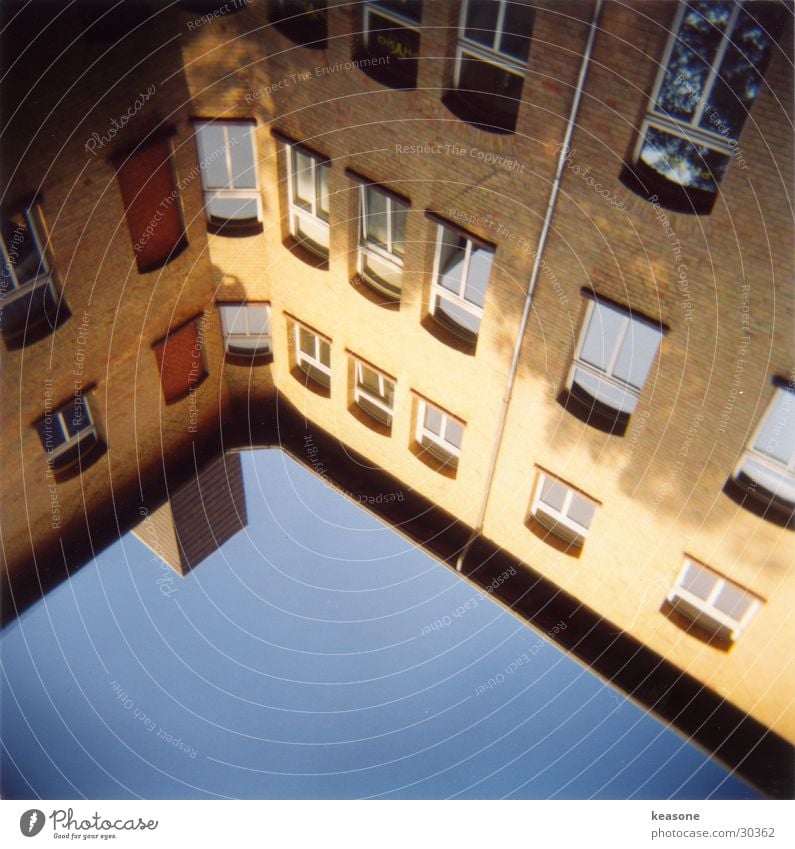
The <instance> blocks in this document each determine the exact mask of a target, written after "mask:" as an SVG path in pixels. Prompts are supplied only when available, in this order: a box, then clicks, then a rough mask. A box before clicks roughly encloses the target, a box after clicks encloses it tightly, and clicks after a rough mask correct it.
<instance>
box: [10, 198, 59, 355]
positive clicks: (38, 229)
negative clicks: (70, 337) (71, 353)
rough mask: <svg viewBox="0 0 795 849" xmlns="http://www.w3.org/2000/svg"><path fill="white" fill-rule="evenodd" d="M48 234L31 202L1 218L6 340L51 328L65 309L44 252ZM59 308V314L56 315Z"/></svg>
mask: <svg viewBox="0 0 795 849" xmlns="http://www.w3.org/2000/svg"><path fill="white" fill-rule="evenodd" d="M47 248H48V236H47V230H46V227H45V225H44V219H43V217H42V215H41V212H40V210H39V208H38V206H36V205H35V204H34V205H32V206H30V207H27V208H26V209H24V210H22V211H20V212H17V213H15V214H13V215H8V216H6V215H4V216H3V220H2V238H0V250H2V277H0V319H1V320H2V329H3V336H4V337H5V338H6V340H8V341H11V340H20V339H24V338H25V337H26V336H29V335H31V336H34V337H35V335H36V332H37V331H43V332H45V333H49V332H50V331H52V330H54V329H55V327H56V324H57V319H58V318H59V317H60V318H66V317H67V316H68V315H69V311H68V310H67V309H66V305H65V304H64V303H63V302H61V303H60V305H59V292H58V289H57V288H56V285H55V281H54V271H53V268H52V264H51V261H50V257H49V255H48V250H47ZM59 310H60V316H59Z"/></svg>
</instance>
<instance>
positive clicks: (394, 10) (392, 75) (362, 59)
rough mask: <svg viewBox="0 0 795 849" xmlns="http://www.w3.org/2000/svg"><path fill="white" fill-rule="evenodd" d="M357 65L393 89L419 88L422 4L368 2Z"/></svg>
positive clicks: (391, 0) (418, 0)
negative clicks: (418, 69) (418, 72)
mask: <svg viewBox="0 0 795 849" xmlns="http://www.w3.org/2000/svg"><path fill="white" fill-rule="evenodd" d="M362 16H363V19H362V37H361V42H362V43H361V46H360V48H359V50H358V51H357V53H358V56H357V65H358V67H359V68H360V69H361V70H362V71H364V72H365V73H366V74H367V75H368V76H370V77H372V78H373V79H375V80H377V81H378V82H380V83H381V84H382V85H387V86H390V87H392V88H415V87H416V85H417V68H418V59H419V55H420V18H421V17H422V0H365V2H364V3H363V5H362Z"/></svg>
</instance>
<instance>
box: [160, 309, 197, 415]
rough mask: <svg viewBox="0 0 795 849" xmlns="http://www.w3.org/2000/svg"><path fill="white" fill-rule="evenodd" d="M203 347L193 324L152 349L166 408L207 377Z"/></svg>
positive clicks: (194, 322) (194, 323)
mask: <svg viewBox="0 0 795 849" xmlns="http://www.w3.org/2000/svg"><path fill="white" fill-rule="evenodd" d="M203 347H204V343H203V339H202V334H201V330H200V329H199V321H198V320H196V321H192V322H190V323H189V324H186V325H185V326H184V327H181V328H180V329H179V330H176V331H174V332H173V333H172V334H171V335H169V336H167V337H166V338H165V339H164V340H163V341H162V342H161V343H160V344H159V345H157V347H156V348H155V356H156V357H157V365H158V367H159V369H160V381H161V383H162V385H163V396H164V397H165V399H166V403H167V404H171V403H173V402H174V401H179V400H180V399H181V398H184V397H185V396H186V395H188V394H189V393H190V392H192V391H193V390H194V389H195V388H196V387H197V386H198V385H199V384H200V383H201V382H202V380H204V378H205V377H207V368H206V366H205V364H204V352H203Z"/></svg>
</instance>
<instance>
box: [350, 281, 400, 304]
mask: <svg viewBox="0 0 795 849" xmlns="http://www.w3.org/2000/svg"><path fill="white" fill-rule="evenodd" d="M350 284H351V286H352V287H353V288H354V289H355V290H356V291H357V292H358V293H359V294H360V295H361V296H362V297H364V298H367V300H368V301H370V303H371V304H375V305H376V306H379V307H383V308H384V309H387V310H392V311H393V312H398V311H399V310H400V297H399V296H395V295H387V294H386V293H385V292H382V291H381V290H380V289H376V288H375V287H374V286H371V285H370V284H369V283H368V282H367V280H365V279H364V277H362V275H361V274H354V276H353V277H352V278H351V280H350Z"/></svg>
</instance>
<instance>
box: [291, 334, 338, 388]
mask: <svg viewBox="0 0 795 849" xmlns="http://www.w3.org/2000/svg"><path fill="white" fill-rule="evenodd" d="M295 351H296V362H297V364H298V368H299V369H301V371H302V372H303V373H304V374H305V375H306V376H307V377H309V378H310V379H311V380H314V381H315V383H318V384H319V385H320V386H323V387H325V388H329V387H330V386H331V343H330V342H329V340H328V339H324V338H323V337H322V336H318V334H317V333H313V332H312V331H311V330H308V329H307V328H306V327H304V326H303V325H302V324H298V323H297V322H296V325H295Z"/></svg>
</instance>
